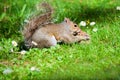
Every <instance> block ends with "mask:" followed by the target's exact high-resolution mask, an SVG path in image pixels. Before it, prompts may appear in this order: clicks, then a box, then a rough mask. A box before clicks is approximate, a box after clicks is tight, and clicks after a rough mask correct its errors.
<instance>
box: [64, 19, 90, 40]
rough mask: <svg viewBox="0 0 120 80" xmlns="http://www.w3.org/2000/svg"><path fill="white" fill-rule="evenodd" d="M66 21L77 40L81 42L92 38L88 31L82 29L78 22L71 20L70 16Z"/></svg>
mask: <svg viewBox="0 0 120 80" xmlns="http://www.w3.org/2000/svg"><path fill="white" fill-rule="evenodd" d="M64 21H65V22H66V24H67V25H68V26H69V27H70V31H71V33H72V35H73V36H75V37H76V41H78V42H81V41H87V40H90V36H89V35H88V34H87V33H86V32H84V31H82V30H81V29H80V27H79V26H78V25H77V24H76V23H74V22H72V21H70V19H69V18H65V19H64Z"/></svg>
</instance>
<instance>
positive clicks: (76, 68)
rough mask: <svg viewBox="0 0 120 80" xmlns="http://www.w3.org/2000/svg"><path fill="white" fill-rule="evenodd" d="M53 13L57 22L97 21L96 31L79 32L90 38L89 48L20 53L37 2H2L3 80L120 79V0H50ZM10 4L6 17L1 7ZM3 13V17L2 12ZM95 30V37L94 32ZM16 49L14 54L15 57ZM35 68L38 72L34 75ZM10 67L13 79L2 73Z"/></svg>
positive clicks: (0, 78) (73, 46)
mask: <svg viewBox="0 0 120 80" xmlns="http://www.w3.org/2000/svg"><path fill="white" fill-rule="evenodd" d="M48 2H49V3H50V4H51V5H52V6H53V7H54V9H55V14H54V15H53V17H54V19H53V21H55V22H56V23H59V22H61V21H63V19H64V17H68V18H70V19H71V20H72V21H74V22H76V23H77V24H79V23H80V21H90V22H92V21H94V22H96V24H95V25H94V26H89V25H87V26H86V27H81V28H82V30H84V31H86V32H87V33H88V34H90V36H91V40H90V42H89V43H81V44H78V43H76V44H63V45H57V46H56V47H51V48H48V49H37V48H34V49H30V50H29V51H27V53H26V54H24V55H22V54H20V53H19V52H20V45H18V47H15V46H13V45H12V41H13V40H15V41H16V42H17V43H19V42H21V41H22V40H23V36H22V34H21V29H22V28H23V24H24V20H25V19H28V17H29V16H31V15H34V14H35V13H36V11H35V4H37V3H39V1H37V0H8V1H6V2H4V1H0V5H1V7H0V80H12V79H13V80H29V79H30V80H39V79H50V80H51V79H52V80H56V79H58V80H61V79H64V80H66V79H68V80H76V79H83V80H84V79H88V80H89V79H103V80H105V79H116V80H119V79H120V55H119V54H120V11H118V10H116V7H117V6H120V1H119V0H99V1H97V0H82V1H80V0H74V1H69V0H56V1H54V0H49V1H48ZM6 5H8V6H9V7H8V8H7V10H6V12H4V11H3V7H4V6H6ZM1 12H2V13H1ZM93 28H97V29H98V31H97V32H93ZM11 49H13V52H11ZM31 67H36V69H37V70H35V71H31V70H30V69H31ZM7 68H10V69H12V72H11V73H9V74H3V72H4V70H6V69H7Z"/></svg>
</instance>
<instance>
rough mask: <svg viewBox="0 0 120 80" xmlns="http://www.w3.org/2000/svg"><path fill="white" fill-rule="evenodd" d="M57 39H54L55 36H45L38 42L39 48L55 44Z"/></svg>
mask: <svg viewBox="0 0 120 80" xmlns="http://www.w3.org/2000/svg"><path fill="white" fill-rule="evenodd" d="M56 45H57V40H56V39H55V36H53V35H52V36H45V37H44V39H42V40H40V42H39V43H38V47H39V48H49V47H51V46H56Z"/></svg>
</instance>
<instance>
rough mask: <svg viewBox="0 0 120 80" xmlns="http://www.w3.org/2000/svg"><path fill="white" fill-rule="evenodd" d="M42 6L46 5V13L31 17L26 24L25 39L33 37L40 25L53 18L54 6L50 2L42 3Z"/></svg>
mask: <svg viewBox="0 0 120 80" xmlns="http://www.w3.org/2000/svg"><path fill="white" fill-rule="evenodd" d="M41 7H44V8H45V9H46V13H44V14H42V15H38V16H35V17H34V18H31V19H30V20H29V22H28V23H27V24H26V25H25V26H24V30H23V36H24V38H25V40H29V38H31V36H32V35H33V33H34V32H35V30H36V29H37V28H38V26H40V25H42V24H44V23H45V22H47V21H49V20H50V19H51V15H52V13H53V9H52V7H51V6H50V5H49V4H48V3H42V4H41Z"/></svg>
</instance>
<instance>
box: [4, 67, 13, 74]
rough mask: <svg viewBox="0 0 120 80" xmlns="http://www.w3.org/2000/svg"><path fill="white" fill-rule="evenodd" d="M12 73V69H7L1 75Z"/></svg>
mask: <svg viewBox="0 0 120 80" xmlns="http://www.w3.org/2000/svg"><path fill="white" fill-rule="evenodd" d="M12 72H13V70H12V69H10V68H7V69H5V70H4V71H3V74H10V73H12Z"/></svg>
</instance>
